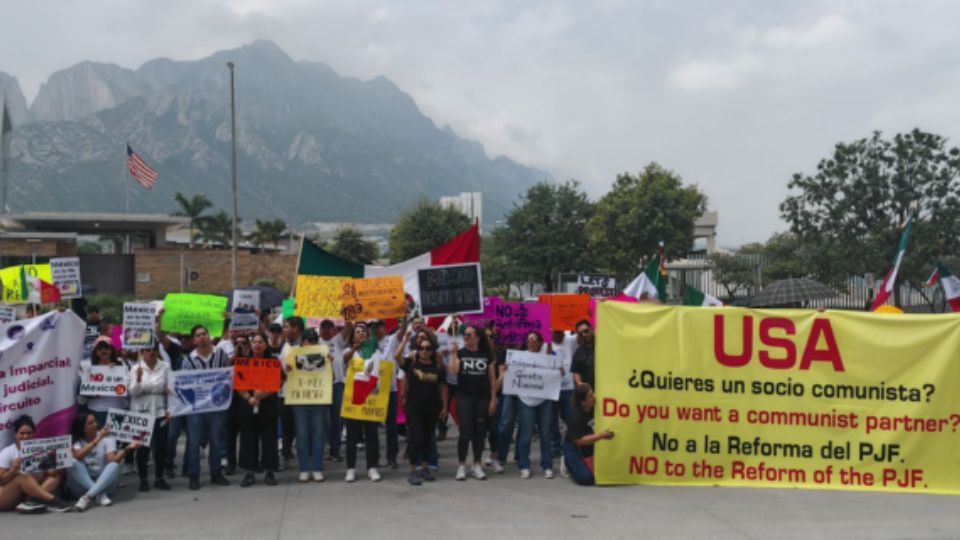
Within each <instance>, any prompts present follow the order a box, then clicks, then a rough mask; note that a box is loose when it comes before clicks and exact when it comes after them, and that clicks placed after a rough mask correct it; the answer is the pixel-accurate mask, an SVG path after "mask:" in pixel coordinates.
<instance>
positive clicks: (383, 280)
mask: <svg viewBox="0 0 960 540" xmlns="http://www.w3.org/2000/svg"><path fill="white" fill-rule="evenodd" d="M340 301H341V303H342V304H343V318H344V320H347V321H355V320H358V319H393V318H397V317H403V316H404V315H406V313H407V305H406V301H405V299H404V293H403V278H402V277H401V276H385V277H376V278H366V279H351V280H348V281H346V282H345V283H344V284H343V289H342V294H341V296H340Z"/></svg>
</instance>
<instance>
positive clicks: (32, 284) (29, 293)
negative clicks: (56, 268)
mask: <svg viewBox="0 0 960 540" xmlns="http://www.w3.org/2000/svg"><path fill="white" fill-rule="evenodd" d="M52 281H53V279H52V278H51V277H50V265H49V264H22V265H19V266H9V267H7V268H4V269H3V270H0V282H2V283H3V299H2V301H3V303H4V304H23V303H27V302H31V303H35V304H40V303H49V302H44V301H43V300H45V298H43V296H42V295H41V290H40V289H41V287H40V282H44V283H51V282H52Z"/></svg>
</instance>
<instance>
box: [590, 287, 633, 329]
mask: <svg viewBox="0 0 960 540" xmlns="http://www.w3.org/2000/svg"><path fill="white" fill-rule="evenodd" d="M603 302H625V303H627V304H636V303H637V302H639V300H637V299H636V298H634V297H632V296H627V295H625V294H620V295H617V296H611V297H610V298H594V297H592V296H591V297H590V328H593V329H594V330H596V328H597V304H602V303H603Z"/></svg>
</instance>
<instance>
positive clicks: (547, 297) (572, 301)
mask: <svg viewBox="0 0 960 540" xmlns="http://www.w3.org/2000/svg"><path fill="white" fill-rule="evenodd" d="M539 300H540V303H541V304H547V305H548V306H550V327H551V329H552V330H569V331H571V332H573V331H575V330H576V325H577V321H582V320H584V319H587V320H589V319H590V295H589V294H541V295H540V298H539Z"/></svg>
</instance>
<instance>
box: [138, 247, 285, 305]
mask: <svg viewBox="0 0 960 540" xmlns="http://www.w3.org/2000/svg"><path fill="white" fill-rule="evenodd" d="M296 265H297V257H296V256H295V255H275V254H270V253H257V254H251V253H249V252H245V251H241V252H239V253H237V285H238V286H240V287H244V286H247V285H250V284H252V283H253V282H254V281H256V280H258V279H263V278H267V279H272V280H274V281H275V282H276V283H277V285H278V286H279V287H280V288H281V289H286V290H290V288H291V287H292V286H293V280H294V277H295V273H296ZM181 287H182V289H181ZM230 288H231V287H230V251H229V250H218V249H217V250H213V249H192V250H182V251H181V250H175V249H152V250H137V251H136V252H135V263H134V295H135V297H136V298H137V299H141V300H150V299H160V298H163V297H164V295H166V294H167V293H170V292H180V291H181V290H183V291H184V292H204V293H221V294H222V293H226V292H228V291H229V290H230Z"/></svg>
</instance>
